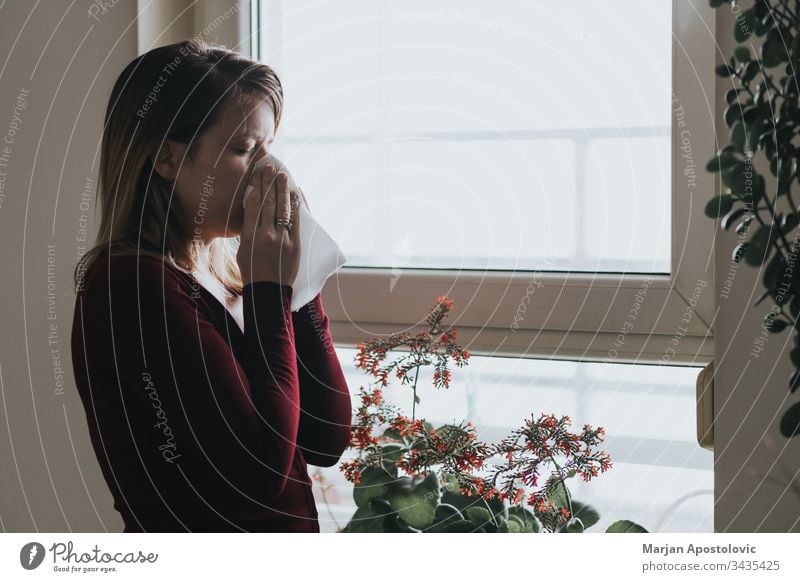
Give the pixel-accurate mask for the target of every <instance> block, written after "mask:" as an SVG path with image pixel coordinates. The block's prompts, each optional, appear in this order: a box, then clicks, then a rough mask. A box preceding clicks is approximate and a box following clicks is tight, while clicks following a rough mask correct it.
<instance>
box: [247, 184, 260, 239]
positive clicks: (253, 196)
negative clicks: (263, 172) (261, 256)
mask: <svg viewBox="0 0 800 582" xmlns="http://www.w3.org/2000/svg"><path fill="white" fill-rule="evenodd" d="M246 188H247V189H250V194H249V195H248V196H247V199H246V200H245V202H244V220H243V223H242V232H243V233H247V234H248V235H253V234H255V231H256V228H257V227H258V218H259V215H260V213H261V186H260V183H259V181H258V175H257V174H256V173H253V174H251V175H250V181H249V183H248V185H247V187H246ZM245 192H246V190H245Z"/></svg>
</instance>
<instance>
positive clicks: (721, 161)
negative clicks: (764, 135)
mask: <svg viewBox="0 0 800 582" xmlns="http://www.w3.org/2000/svg"><path fill="white" fill-rule="evenodd" d="M731 107H733V106H731ZM738 163H739V160H737V159H736V158H735V157H734V156H733V154H732V153H731V152H720V153H719V154H717V155H716V156H714V157H713V158H711V159H710V160H709V162H708V163H707V164H706V170H708V171H709V172H720V171H722V170H725V169H726V168H730V167H732V166H735V165H736V164H738Z"/></svg>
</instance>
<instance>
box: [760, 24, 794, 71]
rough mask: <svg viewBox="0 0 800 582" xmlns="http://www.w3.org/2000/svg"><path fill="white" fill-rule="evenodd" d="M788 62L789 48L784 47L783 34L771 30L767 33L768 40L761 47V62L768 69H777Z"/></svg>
mask: <svg viewBox="0 0 800 582" xmlns="http://www.w3.org/2000/svg"><path fill="white" fill-rule="evenodd" d="M788 60H789V55H788V54H787V47H786V46H785V45H784V39H783V38H781V33H780V32H779V31H778V30H777V29H772V30H770V31H769V32H768V33H767V40H765V41H764V44H763V45H761V61H762V62H763V64H764V67H765V68H767V69H769V68H772V67H777V66H778V65H780V64H782V63H785V62H786V61H788Z"/></svg>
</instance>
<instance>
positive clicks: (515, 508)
mask: <svg viewBox="0 0 800 582" xmlns="http://www.w3.org/2000/svg"><path fill="white" fill-rule="evenodd" d="M512 521H516V522H517V524H518V525H519V528H520V531H521V532H526V533H538V532H539V531H541V529H542V528H541V524H540V523H539V520H538V519H536V516H535V515H533V512H531V511H529V510H527V509H525V508H524V507H522V506H521V505H512V506H511V507H509V508H508V522H509V523H511V522H512Z"/></svg>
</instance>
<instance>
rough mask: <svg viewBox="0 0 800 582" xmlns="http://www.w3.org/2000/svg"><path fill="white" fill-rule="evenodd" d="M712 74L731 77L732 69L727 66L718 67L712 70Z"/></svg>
mask: <svg viewBox="0 0 800 582" xmlns="http://www.w3.org/2000/svg"><path fill="white" fill-rule="evenodd" d="M714 72H715V73H716V74H717V75H718V76H720V77H730V76H731V75H733V69H732V68H731V67H729V66H728V65H719V66H718V67H716V68H715V69H714Z"/></svg>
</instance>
